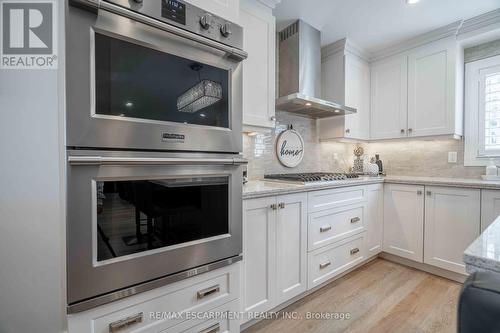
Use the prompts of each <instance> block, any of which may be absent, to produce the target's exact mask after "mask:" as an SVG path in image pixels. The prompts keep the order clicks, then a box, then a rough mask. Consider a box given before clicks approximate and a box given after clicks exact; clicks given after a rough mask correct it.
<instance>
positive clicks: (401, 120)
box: [370, 55, 408, 139]
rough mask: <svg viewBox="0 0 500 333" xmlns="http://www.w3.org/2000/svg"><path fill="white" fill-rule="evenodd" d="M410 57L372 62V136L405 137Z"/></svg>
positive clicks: (399, 56)
mask: <svg viewBox="0 0 500 333" xmlns="http://www.w3.org/2000/svg"><path fill="white" fill-rule="evenodd" d="M407 87H408V57H407V56H406V55H398V56H394V57H392V58H389V59H384V60H381V61H377V62H375V63H372V65H371V117H370V137H371V139H394V138H401V137H406V129H407V117H408V105H407V100H408V90H407Z"/></svg>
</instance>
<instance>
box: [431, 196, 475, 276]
mask: <svg viewBox="0 0 500 333" xmlns="http://www.w3.org/2000/svg"><path fill="white" fill-rule="evenodd" d="M425 193H426V195H425V238H424V239H425V251H424V253H425V258H424V262H425V263H426V264H431V265H434V266H438V267H441V268H444V269H448V270H450V271H454V272H457V273H462V274H465V265H464V262H463V260H462V257H463V254H464V251H465V249H466V248H467V247H468V246H469V245H470V244H471V243H472V242H473V241H474V240H475V239H476V238H477V237H478V236H479V229H480V222H479V217H480V214H481V211H480V190H477V189H460V188H450V187H432V186H430V187H427V186H426V187H425Z"/></svg>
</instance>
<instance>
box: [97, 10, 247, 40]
mask: <svg viewBox="0 0 500 333" xmlns="http://www.w3.org/2000/svg"><path fill="white" fill-rule="evenodd" d="M102 1H106V2H109V3H113V4H115V5H118V6H121V7H124V8H127V9H129V10H132V11H134V12H137V13H141V14H143V15H145V16H148V17H150V18H153V19H156V20H159V21H162V22H165V23H168V24H171V25H174V26H177V27H179V28H181V29H184V30H187V31H190V32H193V33H196V34H198V35H202V36H204V37H207V38H210V39H213V40H215V41H218V42H221V43H224V44H226V45H229V46H232V47H235V48H238V49H242V48H243V28H242V27H241V26H239V25H237V24H235V23H233V22H229V21H227V20H225V19H224V18H222V17H220V16H217V15H215V14H212V13H210V12H207V11H205V10H203V9H201V8H199V7H196V6H194V5H191V4H190V3H187V2H185V1H182V0H147V1H144V0H102Z"/></svg>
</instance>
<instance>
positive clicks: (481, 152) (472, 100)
mask: <svg viewBox="0 0 500 333" xmlns="http://www.w3.org/2000/svg"><path fill="white" fill-rule="evenodd" d="M495 67H498V69H499V70H500V55H499V56H494V57H489V58H486V59H481V60H477V61H473V62H470V63H466V64H465V124H464V125H465V147H464V148H465V149H464V166H485V165H488V163H489V161H490V159H493V160H494V162H495V163H496V164H499V165H500V148H499V149H498V150H495V151H493V152H492V153H490V154H489V155H488V154H486V152H485V148H484V133H485V128H484V125H483V126H481V127H480V126H479V124H481V122H482V124H484V117H485V114H484V104H485V103H484V79H485V77H486V75H488V74H491V72H492V69H493V68H495ZM481 87H482V88H481ZM481 110H483V111H482V112H481Z"/></svg>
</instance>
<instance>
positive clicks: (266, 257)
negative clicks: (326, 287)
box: [242, 193, 307, 323]
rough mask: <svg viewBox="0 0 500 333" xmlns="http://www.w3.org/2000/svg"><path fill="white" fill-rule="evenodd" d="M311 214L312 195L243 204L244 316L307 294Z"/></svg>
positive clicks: (304, 194) (297, 195) (286, 196)
mask: <svg viewBox="0 0 500 333" xmlns="http://www.w3.org/2000/svg"><path fill="white" fill-rule="evenodd" d="M306 212H307V193H298V194H289V195H283V196H273V197H267V198H259V199H249V200H244V201H243V265H242V271H243V274H242V275H243V280H242V311H243V312H250V311H251V312H261V311H268V310H270V309H272V308H274V307H275V306H277V305H278V304H281V303H283V302H285V301H287V300H289V299H291V298H293V297H295V296H297V295H299V294H301V293H303V292H304V291H306V288H307V224H306V223H307V213H306ZM247 320H248V318H244V319H243V321H242V323H244V322H246V321H247Z"/></svg>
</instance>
